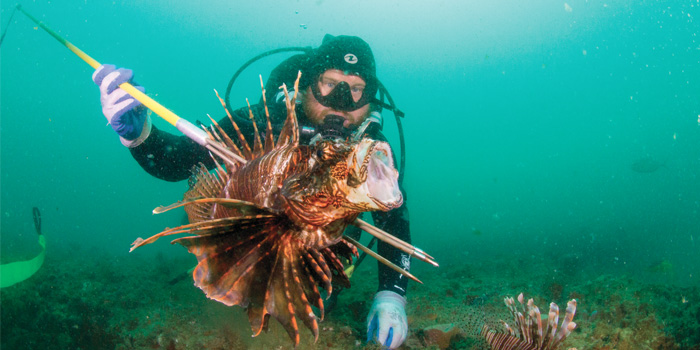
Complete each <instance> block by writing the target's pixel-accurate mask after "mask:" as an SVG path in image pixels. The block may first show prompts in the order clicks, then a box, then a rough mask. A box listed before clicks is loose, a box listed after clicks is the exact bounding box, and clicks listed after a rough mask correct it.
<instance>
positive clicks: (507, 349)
mask: <svg viewBox="0 0 700 350" xmlns="http://www.w3.org/2000/svg"><path fill="white" fill-rule="evenodd" d="M523 299H524V298H523V294H522V293H520V295H518V302H519V303H520V307H521V309H522V311H523V312H520V311H518V309H517V308H516V306H515V301H514V300H513V298H511V297H506V298H505V299H503V301H504V302H505V303H506V306H507V307H508V310H510V313H511V314H512V315H513V320H514V322H515V329H516V330H513V328H511V327H510V326H509V325H508V324H507V323H505V322H504V321H502V320H501V322H502V323H503V325H504V326H505V328H506V330H507V331H508V333H496V332H495V331H492V330H490V329H489V326H488V325H486V324H484V325H483V327H482V328H481V335H482V336H484V337H485V338H486V342H487V343H488V344H489V346H490V347H491V349H493V350H554V349H557V348H558V347H559V345H561V343H562V342H563V341H564V339H566V337H567V336H569V334H570V333H571V331H573V330H574V328H576V323H575V322H573V318H574V314H576V299H572V300H571V301H569V303H568V304H567V305H566V315H565V316H564V320H563V321H562V322H561V327H559V332H557V323H558V322H559V306H557V304H555V303H551V304H549V316H548V318H547V328H546V329H545V330H543V329H542V318H541V315H540V309H539V308H538V307H537V305H535V303H534V301H533V300H532V299H529V300H528V301H527V310H526V308H525V305H524V304H523ZM523 313H525V315H527V317H525V316H523Z"/></svg>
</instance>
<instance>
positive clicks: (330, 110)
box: [92, 34, 410, 349]
mask: <svg viewBox="0 0 700 350" xmlns="http://www.w3.org/2000/svg"><path fill="white" fill-rule="evenodd" d="M249 63H250V62H249ZM246 66H247V64H246V65H244V66H243V67H242V69H243V68H245V67H246ZM298 71H301V72H302V76H301V81H300V83H299V91H298V94H299V96H300V98H298V99H297V102H296V103H297V104H296V112H297V117H298V120H299V124H300V136H301V140H300V143H301V144H309V143H310V142H314V141H315V140H317V139H319V138H327V137H341V138H346V137H349V136H351V135H354V134H355V133H364V134H366V135H367V136H368V137H370V138H372V139H376V140H381V141H386V137H384V135H383V134H382V133H381V127H382V125H381V114H380V112H381V109H382V108H392V107H393V106H389V105H387V104H385V103H384V102H383V96H382V99H381V100H380V99H377V98H376V95H377V94H378V92H379V93H380V94H382V95H383V94H384V93H387V92H386V90H385V89H383V86H382V85H381V83H380V82H379V80H378V79H377V77H376V66H375V61H374V55H373V54H372V50H371V48H370V47H369V45H368V44H367V43H366V42H365V41H364V40H362V39H361V38H359V37H355V36H332V35H329V34H327V35H326V36H325V37H324V38H323V42H322V44H321V46H319V47H318V48H316V49H313V50H312V49H307V50H306V52H305V53H303V54H298V55H294V56H292V57H290V58H288V59H286V60H285V61H283V62H282V63H281V64H280V65H278V66H277V67H276V68H275V69H274V70H273V71H272V72H271V74H270V77H269V79H268V81H267V83H266V86H265V98H266V100H267V105H268V109H269V112H270V120H271V123H272V126H273V133H274V134H275V135H279V132H280V130H281V127H282V125H283V123H284V120H285V118H286V116H287V114H286V106H285V103H284V93H283V92H282V91H280V89H279V87H280V86H281V85H282V84H283V83H285V84H286V85H287V86H288V87H293V86H294V81H295V80H296V78H297V73H298ZM238 73H240V70H239V72H237V74H238ZM237 74H236V75H234V78H233V79H232V81H231V83H230V84H229V91H230V87H231V85H232V83H233V80H235V77H236V76H237ZM132 77H133V72H132V71H131V70H129V69H124V68H116V67H115V66H113V65H102V66H100V67H99V68H98V69H97V70H96V71H95V73H94V74H93V77H92V78H93V81H94V82H95V84H97V85H98V86H99V89H100V101H101V103H102V111H103V113H104V115H105V117H106V118H107V121H108V122H109V124H110V125H111V126H112V128H113V129H114V131H116V133H117V134H119V136H120V139H121V142H122V144H123V145H124V146H126V147H128V148H129V150H130V151H131V154H132V155H133V157H134V159H136V161H137V162H138V163H139V164H140V165H141V167H142V168H143V169H144V170H146V171H147V172H148V173H149V174H151V175H153V176H155V177H157V178H160V179H163V180H167V181H181V180H185V179H188V178H189V177H190V175H191V169H192V168H193V167H194V166H196V165H197V164H199V163H200V162H201V163H203V164H204V165H205V166H206V167H207V168H209V169H212V168H213V167H214V166H215V163H214V161H213V159H212V157H211V156H210V155H209V153H208V151H207V150H206V149H205V148H203V147H201V146H200V145H199V144H197V143H195V142H194V141H192V140H190V139H189V138H187V137H186V136H175V135H172V134H169V133H166V132H164V131H162V130H160V129H158V128H156V127H155V126H154V125H153V124H152V123H151V120H150V117H149V115H148V113H147V110H146V108H145V107H144V106H142V105H141V103H140V102H138V101H136V100H135V99H133V98H132V97H131V96H130V95H129V94H128V93H127V92H125V91H124V90H122V89H120V88H119V84H121V83H123V82H127V81H129V82H131V79H132ZM132 84H133V82H132ZM134 85H135V86H136V84H134ZM137 88H138V89H139V90H141V91H144V90H143V87H140V86H137ZM293 94H294V92H293V91H290V96H291V95H293ZM387 94H388V93H387ZM226 97H227V99H228V93H227V95H226ZM389 101H390V102H392V101H391V98H390V97H389ZM392 105H393V102H392ZM226 107H227V108H228V109H229V110H231V108H230V105H227V106H226ZM250 109H251V111H252V113H253V116H254V118H255V121H256V123H257V125H266V123H267V122H266V117H265V107H264V105H263V102H262V98H261V100H260V102H259V103H257V104H254V105H252V106H251V107H250ZM392 111H394V113H395V114H397V115H398V113H400V111H398V110H396V109H395V108H393V109H392ZM231 114H232V116H233V118H234V119H235V121H236V123H237V124H238V126H239V127H240V129H241V131H242V132H243V134H244V135H246V137H248V135H251V136H250V137H252V135H253V132H254V129H253V123H252V122H251V120H250V117H249V109H248V107H247V106H246V107H242V108H240V109H237V110H234V111H231ZM219 125H220V126H221V127H222V128H223V130H224V131H225V132H226V133H227V134H229V135H235V131H234V128H233V125H232V124H231V122H230V121H229V119H228V117H225V118H223V119H222V120H221V121H219ZM263 137H264V136H263ZM233 139H235V137H233ZM249 139H250V138H249ZM402 149H403V145H402ZM399 183H400V182H399ZM402 194H403V198H404V204H403V205H402V206H401V207H399V208H396V209H393V210H391V211H389V212H381V211H378V212H373V213H372V217H373V219H374V222H375V225H377V226H378V227H379V228H381V229H383V230H384V231H387V232H389V233H390V234H392V235H394V236H396V237H398V238H399V239H401V240H404V241H406V242H408V243H410V230H409V222H408V208H407V206H406V193H405V191H404V190H403V189H402ZM346 233H347V234H349V235H350V236H351V237H354V238H357V237H358V236H359V233H360V232H359V229H357V230H356V231H354V232H346ZM378 252H379V254H381V255H382V256H384V257H386V258H387V259H388V260H389V261H391V262H392V263H394V264H395V265H397V266H399V267H401V268H403V269H405V270H407V271H408V270H409V268H410V257H409V256H408V255H407V254H406V253H404V252H402V251H400V250H398V249H396V248H394V247H392V246H390V245H389V244H386V243H384V242H379V244H378ZM407 282H408V280H407V278H406V277H404V276H403V275H401V274H400V273H398V272H396V271H394V270H392V269H391V268H389V267H387V266H385V265H384V264H381V263H380V264H379V288H378V292H377V293H376V294H375V296H374V300H373V303H372V307H371V309H370V311H369V315H368V317H367V340H368V341H369V340H372V339H375V340H376V341H377V342H379V343H380V344H382V345H384V346H386V347H388V348H390V349H395V348H397V347H399V346H400V345H401V344H402V343H403V342H404V341H405V340H406V336H407V334H408V324H407V318H406V311H405V306H406V297H405V296H406V290H407V289H406V287H407ZM337 293H338V292H337V291H336V292H334V293H332V295H331V297H330V299H331V301H333V299H334V298H336V297H337Z"/></svg>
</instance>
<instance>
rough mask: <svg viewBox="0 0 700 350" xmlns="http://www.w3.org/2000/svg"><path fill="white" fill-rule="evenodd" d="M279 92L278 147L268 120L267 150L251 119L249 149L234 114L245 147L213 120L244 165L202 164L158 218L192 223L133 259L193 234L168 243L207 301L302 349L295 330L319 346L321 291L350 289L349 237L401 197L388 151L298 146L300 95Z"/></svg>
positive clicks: (359, 143)
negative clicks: (178, 216) (189, 257)
mask: <svg viewBox="0 0 700 350" xmlns="http://www.w3.org/2000/svg"><path fill="white" fill-rule="evenodd" d="M298 83H299V80H297V82H296V84H295V85H298ZM283 88H284V92H285V95H286V96H287V98H286V106H287V118H286V120H285V123H284V125H283V127H282V130H281V132H280V134H279V136H278V138H277V140H276V142H275V140H274V138H273V134H272V126H271V123H270V118H269V114H268V115H267V129H266V133H265V136H264V138H265V140H264V141H263V140H262V137H261V135H260V134H259V133H258V129H257V126H256V125H255V121H254V119H253V118H252V112H250V116H251V119H252V120H253V126H254V128H255V135H254V144H253V146H252V148H251V146H250V145H249V144H248V143H247V141H246V140H245V137H244V136H243V134H242V133H241V131H240V129H239V128H238V126H237V125H236V123H235V122H234V120H233V118H232V117H231V115H230V113H228V110H227V113H228V116H229V119H230V121H231V123H232V124H233V126H234V129H235V130H236V134H237V137H238V140H239V144H240V147H239V146H237V145H236V143H234V142H233V141H232V140H231V138H230V137H229V136H227V135H226V133H225V132H223V130H222V129H221V128H220V127H219V125H218V124H217V123H216V122H215V121H214V120H213V119H212V122H213V123H214V125H215V126H216V128H214V127H213V126H212V127H211V128H210V130H207V132H208V133H209V134H210V136H211V137H215V138H216V139H218V140H219V141H220V142H221V143H222V144H224V145H225V146H226V148H228V149H229V150H230V151H231V152H233V153H235V154H236V155H237V156H238V157H241V158H244V159H245V160H244V161H243V162H238V163H236V162H231V161H229V162H227V163H225V166H222V165H220V163H219V161H217V159H216V157H214V156H212V157H214V161H215V164H216V168H215V169H213V171H210V170H209V169H207V168H206V167H205V166H204V165H202V164H200V166H199V168H198V169H196V170H195V171H194V174H193V177H192V178H191V181H190V188H189V190H188V191H187V192H186V193H185V195H184V199H183V200H182V201H180V202H177V203H175V204H172V205H170V206H167V207H159V208H156V209H155V210H154V213H161V212H164V211H167V210H170V209H173V208H177V207H182V206H184V207H185V211H186V212H187V215H188V218H189V222H190V223H189V224H187V225H183V226H179V227H175V228H171V229H166V230H165V231H163V232H161V233H158V234H156V235H154V236H152V237H150V238H147V239H145V240H144V239H141V238H138V239H137V240H136V241H135V242H134V243H133V245H132V248H131V250H133V249H135V248H137V247H140V246H142V245H145V244H150V243H153V242H155V241H156V240H157V239H158V238H160V237H162V236H168V235H174V234H181V233H187V234H191V236H187V237H181V238H178V239H175V240H173V241H172V243H178V244H181V245H182V246H184V247H186V248H187V249H188V251H189V252H190V253H192V254H194V255H195V256H196V257H197V260H198V264H197V266H196V267H195V269H194V271H193V277H194V281H195V285H196V286H197V287H199V288H200V289H202V290H203V291H204V292H205V293H206V295H207V297H209V298H211V299H215V300H217V301H219V302H221V303H224V304H226V305H228V306H231V305H238V306H241V307H243V308H245V309H246V310H247V314H248V320H249V322H250V325H251V328H252V330H253V336H256V335H258V334H260V332H261V331H263V330H265V331H267V329H268V322H269V319H270V315H272V316H274V318H275V319H277V321H279V322H280V323H281V324H282V326H283V327H284V329H285V330H286V331H287V333H288V334H289V337H290V338H291V339H292V341H293V342H294V345H295V346H296V345H298V344H299V327H298V323H299V321H301V322H303V323H304V325H305V326H306V327H307V328H309V329H310V330H311V332H312V333H313V336H314V339H315V340H317V339H318V334H319V327H318V321H319V320H322V319H323V315H324V306H323V299H322V297H321V292H320V291H319V288H318V287H319V286H320V287H321V288H323V289H325V292H326V295H327V296H330V294H331V293H332V283H334V284H335V283H337V284H338V285H341V286H345V287H349V286H350V281H349V279H348V276H347V275H346V274H345V272H344V266H343V261H342V260H341V257H342V258H345V259H348V261H352V257H353V256H355V257H356V256H357V255H358V253H357V249H356V247H355V246H354V244H353V243H356V242H354V241H352V242H353V243H350V242H351V241H350V239H349V238H347V239H346V238H344V236H343V231H344V230H345V228H346V227H347V226H348V225H349V224H351V223H353V222H355V220H356V219H357V218H358V216H359V214H360V213H362V212H366V211H372V210H383V211H388V210H391V209H393V208H397V207H399V206H401V205H402V203H403V197H402V194H401V191H400V190H399V186H398V182H397V179H398V171H397V170H396V169H395V167H394V161H393V157H392V152H391V148H390V147H389V144H388V143H386V142H381V141H375V140H372V139H368V138H363V139H352V140H321V141H319V142H318V143H316V144H315V145H313V146H308V145H300V144H299V126H298V122H297V118H296V114H295V110H294V100H295V99H296V95H295V96H294V98H293V99H292V98H290V97H289V94H288V93H287V90H286V87H285V86H283ZM294 90H295V91H298V88H297V86H295V89H294ZM217 96H218V94H217ZM263 96H264V90H263ZM222 104H223V101H222ZM224 107H225V106H224ZM265 109H266V110H267V107H265ZM266 114H267V113H266ZM363 223H364V222H363ZM312 306H313V307H315V308H316V309H317V310H318V311H319V314H320V316H317V315H316V313H315V312H314V309H312Z"/></svg>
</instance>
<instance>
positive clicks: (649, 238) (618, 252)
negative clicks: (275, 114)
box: [0, 0, 700, 286]
mask: <svg viewBox="0 0 700 350" xmlns="http://www.w3.org/2000/svg"><path fill="white" fill-rule="evenodd" d="M23 5H24V8H25V9H26V10H27V11H29V12H30V13H32V14H33V15H34V16H36V17H38V18H39V19H41V20H42V21H44V22H45V23H46V24H48V25H49V26H50V27H52V28H53V29H54V30H56V31H57V32H59V33H60V34H61V35H63V36H65V38H66V39H68V40H69V41H71V42H73V43H74V44H75V45H76V46H78V47H80V48H81V49H83V50H84V51H86V52H87V53H88V54H90V55H92V56H93V57H94V58H95V59H97V60H98V61H100V62H102V63H113V64H116V65H119V66H125V67H129V68H131V69H133V70H134V71H135V74H136V81H137V82H138V83H139V84H141V85H143V86H145V87H146V89H147V92H148V93H149V95H151V96H152V97H154V98H155V99H156V100H158V101H159V102H161V103H162V104H163V105H165V106H167V107H169V108H171V109H172V110H173V111H175V112H176V113H178V114H179V115H181V116H183V117H185V118H187V119H189V120H190V121H195V120H207V117H206V114H211V115H212V116H222V115H223V113H222V112H223V111H222V109H221V106H220V105H219V102H218V100H217V99H216V98H215V95H214V93H213V90H212V89H217V90H219V91H220V92H223V91H225V89H226V84H227V83H228V81H229V79H230V77H231V75H232V74H233V73H234V72H235V71H236V69H238V67H239V66H240V65H241V64H243V63H244V62H245V61H246V60H248V59H249V58H251V57H253V56H255V55H257V54H259V53H261V52H263V51H265V50H269V49H275V48H279V47H285V46H314V47H315V46H318V45H319V44H320V41H321V39H322V37H323V35H324V34H326V33H331V34H336V35H337V34H349V35H357V36H360V37H362V38H364V39H365V40H366V41H367V42H368V43H369V44H370V45H371V46H372V48H373V50H374V54H375V57H376V60H377V66H378V69H377V70H378V75H379V78H380V79H381V81H382V82H383V83H384V85H385V86H387V87H388V89H389V90H390V91H391V94H392V96H393V98H394V100H395V101H396V103H397V104H398V106H399V108H400V109H401V110H403V111H404V112H405V113H406V117H405V119H404V120H403V126H404V132H405V136H406V149H407V160H406V163H407V166H406V175H405V186H406V188H407V192H408V205H409V208H410V211H411V226H412V233H413V234H412V235H413V242H414V243H415V244H416V245H418V246H420V247H422V248H423V249H424V250H426V251H428V252H430V253H431V254H432V255H433V256H435V257H436V258H437V259H438V261H440V262H443V263H444V264H445V265H447V266H449V264H471V263H475V262H481V263H483V262H485V261H489V259H495V258H500V259H504V258H508V257H509V256H513V257H514V258H518V259H525V260H524V261H527V259H530V258H536V259H545V260H546V259H551V260H552V261H575V262H576V263H577V264H578V265H576V266H575V267H574V268H575V269H588V270H589V273H591V274H593V275H595V274H614V275H629V276H634V277H635V278H637V279H640V280H644V281H649V282H662V283H671V284H674V285H679V286H698V285H700V213H699V211H700V184H698V182H699V181H700V37H698V32H699V30H698V28H700V26H699V25H698V20H700V1H698V0H692V1H688V0H684V1H607V2H606V1H601V0H590V1H583V0H567V4H565V3H564V2H563V1H537V2H523V1H505V0H497V1H488V2H486V1H481V2H479V1H446V0H445V1H398V0H392V1H383V2H380V1H368V0H363V1H354V2H338V1H330V0H326V1H323V0H318V1H286V2H281V1H268V0H264V1H255V2H242V1H208V2H206V3H205V4H195V3H194V2H191V1H115V2H100V1H62V2H59V1H33V2H28V1H27V2H26V3H24V4H23ZM11 6H12V5H11V4H10V3H9V2H3V3H2V6H1V7H2V8H1V10H2V12H1V13H0V14H1V15H2V18H1V21H0V23H2V28H3V29H5V27H6V26H7V20H8V18H9V14H10V12H11V10H12V7H11ZM34 27H35V25H34V24H33V23H31V22H30V21H29V20H28V19H27V18H26V17H24V16H23V15H21V14H19V13H18V14H16V15H15V16H14V18H13V20H12V22H11V23H10V28H9V31H8V34H7V36H6V38H5V40H4V42H3V43H2V48H1V55H0V64H1V67H0V68H1V70H0V74H1V75H0V78H1V80H0V94H1V95H0V97H1V100H0V104H1V106H0V113H1V115H0V117H1V119H0V132H1V134H0V146H1V153H0V162H1V163H0V167H1V168H0V170H1V177H0V186H1V190H2V194H1V203H0V205H1V208H0V221H1V239H2V259H3V262H8V261H12V260H15V259H19V258H24V257H29V256H31V255H32V254H33V253H34V252H35V251H37V250H38V247H36V246H35V241H36V238H35V233H34V229H33V226H32V220H31V208H32V207H33V206H37V207H39V208H40V209H41V211H42V214H43V219H44V231H45V233H46V236H47V239H48V241H49V251H48V252H47V259H49V257H50V255H51V254H56V255H55V256H58V255H60V256H69V257H70V256H73V257H75V258H79V259H82V260H84V261H85V263H86V264H90V263H91V262H93V261H95V260H99V259H101V257H103V256H105V255H106V256H116V257H119V258H123V259H130V258H131V257H133V256H135V255H136V256H139V257H146V258H147V257H152V256H155V255H156V254H157V253H159V252H161V253H165V254H172V255H177V254H181V255H183V256H184V255H185V253H184V251H183V250H182V249H180V248H179V247H178V248H175V247H172V246H170V245H168V244H164V243H163V244H155V245H153V246H149V247H147V248H143V249H140V251H137V252H134V253H131V255H129V253H128V249H129V245H130V243H131V242H132V241H133V240H134V239H135V238H136V237H145V236H149V235H152V234H155V233H157V232H159V231H160V230H162V229H163V228H164V227H167V226H170V227H172V226H175V225H177V224H178V223H179V222H180V220H181V214H178V213H175V214H164V215H159V216H154V215H152V214H151V210H152V209H153V208H155V207H157V206H159V205H164V204H170V203H172V202H174V201H176V200H178V199H180V198H181V196H182V193H183V192H184V190H185V189H186V183H184V182H181V183H167V182H164V181H160V180H157V179H155V178H152V177H150V176H149V175H148V174H146V173H145V172H144V171H142V169H141V168H140V167H139V166H138V165H137V164H136V162H135V161H133V159H132V158H131V155H130V154H129V152H128V151H127V150H126V149H125V148H124V147H123V146H122V145H121V144H120V143H119V140H118V137H117V136H116V135H114V133H113V131H112V130H111V128H110V127H109V126H107V123H106V120H105V118H104V116H103V115H102V114H101V108H100V102H99V93H98V89H97V87H96V86H95V85H94V84H93V82H92V80H91V74H92V69H91V68H90V67H89V66H88V65H87V64H85V63H84V62H83V61H81V60H80V59H78V58H77V57H76V56H74V55H73V54H72V53H70V51H68V50H67V49H66V48H64V47H62V46H61V45H59V44H58V42H56V41H55V40H54V39H53V38H51V37H50V36H49V35H47V34H46V33H45V32H43V31H42V30H41V29H36V28H34ZM283 58H284V56H283V55H279V56H274V57H271V58H267V59H265V60H263V61H261V62H259V63H257V64H256V65H254V66H252V67H251V68H249V69H248V70H247V71H246V73H245V74H243V75H242V76H241V77H240V78H239V80H238V81H237V88H236V89H234V92H233V94H232V97H231V101H232V103H233V104H234V105H241V106H243V105H244V104H245V98H246V97H248V98H250V99H251V100H253V101H255V100H257V99H258V97H259V91H258V87H259V83H258V80H257V79H258V78H257V74H263V76H266V75H267V74H268V73H269V71H270V69H271V68H272V67H274V66H275V65H276V63H278V62H279V61H281V60H282V59H283ZM384 117H385V130H386V132H387V133H388V134H389V136H390V137H391V139H392V141H393V144H394V145H396V144H397V142H396V141H397V134H396V128H395V123H394V122H393V120H392V119H393V116H392V115H391V114H390V113H385V114H384ZM154 122H155V124H156V125H157V126H159V127H163V128H168V126H167V125H166V123H165V122H163V121H162V120H155V121H154ZM171 130H172V129H171ZM644 157H652V158H654V159H656V160H658V161H660V162H666V165H665V166H663V167H661V168H659V169H658V170H656V171H655V172H652V173H638V172H635V171H633V170H632V169H631V166H632V164H633V163H634V162H636V161H638V160H639V159H642V158H644ZM159 243H160V242H159ZM76 250H79V251H80V252H81V253H80V255H79V257H78V256H75V255H71V252H73V251H76ZM567 259H568V260H567ZM660 261H668V262H670V264H671V266H672V273H670V274H669V273H659V271H658V269H654V268H653V267H654V266H655V265H658V263H659V262H660ZM418 264H420V263H419V262H414V265H415V266H417V265H418ZM664 266H667V265H664ZM419 269H421V270H422V269H423V267H422V266H421V267H420V268H419ZM424 271H430V270H429V269H427V268H425V270H424ZM552 273H556V271H552ZM76 278H80V277H79V276H76Z"/></svg>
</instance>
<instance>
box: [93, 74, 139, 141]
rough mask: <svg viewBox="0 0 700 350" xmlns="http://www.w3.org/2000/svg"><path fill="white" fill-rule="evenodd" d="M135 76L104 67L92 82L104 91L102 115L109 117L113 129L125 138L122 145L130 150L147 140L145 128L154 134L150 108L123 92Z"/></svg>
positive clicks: (101, 95) (137, 87) (102, 94)
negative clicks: (120, 86) (122, 84)
mask: <svg viewBox="0 0 700 350" xmlns="http://www.w3.org/2000/svg"><path fill="white" fill-rule="evenodd" d="M133 75H134V73H133V72H132V71H131V69H126V68H118V69H117V67H115V66H114V65H111V64H103V65H101V66H100V67H99V68H97V70H95V73H93V74H92V80H93V81H94V82H95V84H97V85H98V86H99V87H100V102H101V103H102V113H103V114H104V115H105V117H107V122H108V123H109V124H110V125H112V129H114V131H116V133H117V134H119V136H121V138H122V143H124V144H125V145H126V146H129V147H131V146H130V145H129V144H130V143H133V141H135V140H137V139H141V141H143V139H145V137H144V135H143V133H144V126H146V127H147V130H146V132H148V133H150V123H149V121H148V120H147V119H148V117H147V114H146V108H144V107H142V106H141V102H139V101H137V100H136V99H134V98H133V97H131V95H129V94H128V93H127V92H126V91H124V90H122V89H120V88H119V85H120V84H121V83H124V82H127V81H130V80H131V78H132V77H133ZM135 87H136V89H138V90H139V91H141V92H144V91H145V90H144V88H143V87H142V86H138V85H136V86H135ZM145 136H148V135H145ZM138 143H141V142H138Z"/></svg>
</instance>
